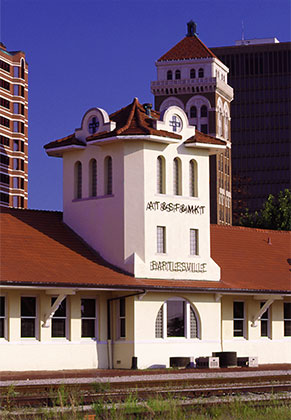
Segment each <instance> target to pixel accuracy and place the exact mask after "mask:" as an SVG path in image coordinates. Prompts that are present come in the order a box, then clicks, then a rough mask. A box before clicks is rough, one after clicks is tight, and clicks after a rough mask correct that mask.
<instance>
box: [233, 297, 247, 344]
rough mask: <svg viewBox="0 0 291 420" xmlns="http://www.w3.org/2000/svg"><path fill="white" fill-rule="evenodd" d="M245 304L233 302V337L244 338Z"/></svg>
mask: <svg viewBox="0 0 291 420" xmlns="http://www.w3.org/2000/svg"><path fill="white" fill-rule="evenodd" d="M244 320H245V318H244V302H233V336H234V337H244Z"/></svg>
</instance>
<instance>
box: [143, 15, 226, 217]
mask: <svg viewBox="0 0 291 420" xmlns="http://www.w3.org/2000/svg"><path fill="white" fill-rule="evenodd" d="M187 26H188V32H187V35H186V36H185V37H184V38H183V39H182V40H181V41H180V42H178V44H176V45H175V46H174V47H173V48H171V49H170V50H169V51H168V52H166V53H165V54H163V55H162V56H161V57H160V58H159V59H158V60H157V62H156V67H157V81H153V82H152V83H151V90H152V93H153V94H154V96H155V108H156V109H157V110H158V111H163V110H165V109H167V108H168V107H169V106H172V105H176V106H179V107H180V108H182V109H183V110H184V111H185V112H186V114H187V115H188V118H189V122H190V124H193V125H195V126H196V127H197V129H198V130H199V131H201V132H203V133H205V134H209V135H211V136H213V137H216V138H218V139H223V140H226V141H227V148H226V150H225V152H224V153H221V154H219V155H217V156H213V157H212V158H211V165H210V173H211V177H210V179H211V221H212V223H219V224H220V223H221V224H231V223H232V215H231V213H232V206H231V138H230V102H231V101H232V99H233V89H232V88H231V87H230V86H229V85H228V84H227V75H228V68H227V67H226V66H225V65H224V64H223V63H222V62H221V61H220V60H219V59H218V58H217V57H216V56H215V55H214V53H213V52H212V51H211V50H210V49H209V48H207V47H206V45H204V44H203V42H202V41H201V40H200V39H199V38H198V36H197V33H196V24H195V23H194V22H193V21H190V22H189V23H188V24H187Z"/></svg>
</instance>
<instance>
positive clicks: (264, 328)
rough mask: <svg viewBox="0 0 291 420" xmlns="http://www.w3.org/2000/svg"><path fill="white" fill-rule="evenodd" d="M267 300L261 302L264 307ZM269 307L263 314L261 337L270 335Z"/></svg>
mask: <svg viewBox="0 0 291 420" xmlns="http://www.w3.org/2000/svg"><path fill="white" fill-rule="evenodd" d="M265 303H266V302H261V303H260V307H261V308H262V307H263V306H264V304H265ZM269 327H270V325H269V308H268V309H267V310H266V311H265V312H264V313H263V315H262V316H261V337H269Z"/></svg>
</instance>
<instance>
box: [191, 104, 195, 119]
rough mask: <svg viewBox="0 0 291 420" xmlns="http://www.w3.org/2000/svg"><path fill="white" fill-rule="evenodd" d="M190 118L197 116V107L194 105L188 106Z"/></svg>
mask: <svg viewBox="0 0 291 420" xmlns="http://www.w3.org/2000/svg"><path fill="white" fill-rule="evenodd" d="M190 118H197V108H196V106H191V108H190Z"/></svg>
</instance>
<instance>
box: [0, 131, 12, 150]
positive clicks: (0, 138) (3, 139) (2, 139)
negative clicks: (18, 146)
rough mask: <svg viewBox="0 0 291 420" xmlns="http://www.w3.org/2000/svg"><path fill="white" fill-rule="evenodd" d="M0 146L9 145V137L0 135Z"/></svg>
mask: <svg viewBox="0 0 291 420" xmlns="http://www.w3.org/2000/svg"><path fill="white" fill-rule="evenodd" d="M0 144H3V145H4V146H8V147H9V145H10V139H9V137H6V136H3V135H2V134H1V135H0Z"/></svg>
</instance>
